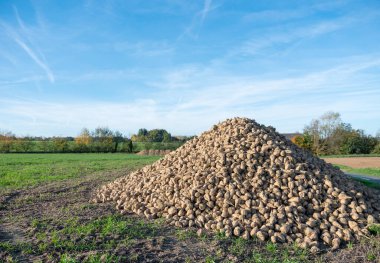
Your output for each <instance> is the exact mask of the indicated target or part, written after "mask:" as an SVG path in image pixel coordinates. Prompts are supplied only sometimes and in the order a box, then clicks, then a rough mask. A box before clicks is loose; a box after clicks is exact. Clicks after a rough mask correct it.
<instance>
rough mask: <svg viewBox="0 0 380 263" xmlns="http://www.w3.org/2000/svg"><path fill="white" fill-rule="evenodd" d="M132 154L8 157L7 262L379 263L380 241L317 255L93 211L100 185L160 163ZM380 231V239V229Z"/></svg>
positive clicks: (2, 247) (3, 158)
mask: <svg viewBox="0 0 380 263" xmlns="http://www.w3.org/2000/svg"><path fill="white" fill-rule="evenodd" d="M157 159H159V157H152V156H138V155H131V154H29V155H28V154H8V155H0V202H1V205H0V262H1V261H4V262H20V261H22V262H24V261H25V262H39V261H43V262H46V261H47V262H120V261H122V262H209V263H211V262H342V261H346V262H376V260H378V258H379V257H380V237H379V236H374V237H371V238H363V239H362V240H360V241H359V242H358V243H357V244H348V245H347V247H346V248H342V249H340V250H339V251H337V252H334V253H332V252H326V253H322V254H319V255H312V254H310V253H309V252H308V251H307V250H305V249H301V248H298V247H297V246H295V245H279V244H272V243H266V242H265V243H264V242H260V241H258V240H248V241H247V240H244V239H242V238H226V237H225V236H223V235H221V234H208V235H201V236H197V234H196V232H195V229H191V228H190V229H179V228H175V227H172V226H169V225H167V224H166V223H165V222H164V221H163V220H162V219H156V220H151V221H147V220H145V219H143V218H141V217H138V216H135V215H120V214H119V213H118V212H117V211H116V209H115V208H114V205H113V204H112V203H105V204H92V203H89V199H90V198H91V195H92V193H93V191H94V190H95V189H96V188H97V187H99V186H100V185H102V184H104V183H107V182H110V181H113V180H114V179H115V178H118V177H120V176H124V175H127V174H128V173H129V172H131V171H133V170H135V169H138V168H140V167H143V166H144V165H146V164H150V163H153V162H154V161H155V160H157ZM373 231H374V232H376V231H377V232H380V230H379V229H377V230H376V229H374V230H373Z"/></svg>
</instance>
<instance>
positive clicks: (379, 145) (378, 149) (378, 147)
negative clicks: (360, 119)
mask: <svg viewBox="0 0 380 263" xmlns="http://www.w3.org/2000/svg"><path fill="white" fill-rule="evenodd" d="M371 153H375V154H380V142H378V143H377V144H376V146H375V147H374V148H373V150H372V152H371Z"/></svg>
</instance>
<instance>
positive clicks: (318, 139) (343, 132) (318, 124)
mask: <svg viewBox="0 0 380 263" xmlns="http://www.w3.org/2000/svg"><path fill="white" fill-rule="evenodd" d="M291 140H292V142H293V143H295V144H296V145H298V146H300V147H302V148H304V149H307V150H309V151H312V152H313V153H314V154H316V155H335V154H336V155H339V154H370V153H373V154H380V132H378V134H377V135H376V136H371V135H368V134H366V133H365V132H364V131H363V130H360V129H354V128H352V126H351V124H349V123H345V122H343V121H342V119H341V116H340V114H339V113H338V112H326V113H325V114H323V115H322V116H320V117H319V118H318V119H313V120H312V121H311V122H310V123H309V124H308V125H306V126H305V128H304V130H303V133H302V134H301V135H296V136H294V137H293V138H292V139H291Z"/></svg>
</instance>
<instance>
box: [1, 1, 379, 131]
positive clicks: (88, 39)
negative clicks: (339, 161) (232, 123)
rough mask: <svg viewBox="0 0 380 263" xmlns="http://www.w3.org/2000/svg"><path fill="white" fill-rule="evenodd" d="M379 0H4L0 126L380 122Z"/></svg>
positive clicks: (370, 127)
mask: <svg viewBox="0 0 380 263" xmlns="http://www.w3.org/2000/svg"><path fill="white" fill-rule="evenodd" d="M379 43H380V1H378V0H374V1H350V0H347V1H346V0H343V1H339V0H338V1H330V0H329V1H216V0H205V1H176V0H168V1H116V0H107V1H95V0H93V1H91V0H88V1H77V0H71V1H68V0H65V1H58V0H56V1H47V0H46V1H43V0H39V1H28V0H20V1H10V0H2V1H0V129H1V130H10V131H13V132H14V133H16V134H18V135H43V136H51V135H76V134H78V132H79V131H80V130H81V129H82V128H83V127H87V128H89V129H93V128H95V127H98V126H108V127H109V128H111V129H117V130H120V131H121V132H123V133H124V134H126V135H129V134H132V133H135V132H136V131H137V129H138V128H141V127H145V128H148V129H152V128H165V129H167V130H169V131H170V132H171V133H172V134H175V135H192V134H199V133H200V132H202V131H203V130H205V129H208V128H210V127H211V126H212V125H213V124H214V123H217V122H219V121H222V120H224V119H226V118H229V117H234V116H244V117H249V118H253V119H256V120H257V121H259V122H261V123H263V124H266V125H272V126H274V127H276V128H277V130H278V131H280V132H293V131H302V129H303V127H304V125H305V124H307V123H308V122H310V120H311V119H312V118H316V117H318V116H320V115H321V114H323V113H324V112H326V111H330V110H331V111H338V112H340V113H341V115H342V119H343V120H344V121H345V122H349V123H351V124H352V125H353V127H354V128H361V129H364V130H366V131H367V132H368V133H370V134H375V133H376V132H377V131H378V130H379V129H380V44H379Z"/></svg>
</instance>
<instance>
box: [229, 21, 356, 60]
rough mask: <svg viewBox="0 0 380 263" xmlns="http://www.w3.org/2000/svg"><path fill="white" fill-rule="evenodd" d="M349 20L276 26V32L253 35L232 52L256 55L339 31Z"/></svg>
mask: <svg viewBox="0 0 380 263" xmlns="http://www.w3.org/2000/svg"><path fill="white" fill-rule="evenodd" d="M349 22H350V21H349V19H345V18H343V19H339V20H332V21H325V22H320V23H316V24H312V25H309V26H303V27H300V28H298V29H294V28H292V29H291V30H289V29H286V28H281V29H280V28H276V30H275V32H268V33H266V34H265V35H262V36H258V37H253V38H252V39H250V40H248V41H245V42H244V43H243V44H242V45H241V46H240V47H239V48H237V49H235V50H233V51H232V54H233V55H236V54H242V55H256V54H258V53H259V52H260V51H262V50H263V49H266V48H270V47H273V46H275V45H284V44H290V43H294V42H298V41H303V40H305V39H310V38H315V37H318V36H320V35H324V34H327V33H331V32H334V31H337V30H339V29H341V28H343V27H344V26H346V25H347V24H348V23H349Z"/></svg>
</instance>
